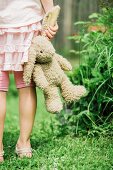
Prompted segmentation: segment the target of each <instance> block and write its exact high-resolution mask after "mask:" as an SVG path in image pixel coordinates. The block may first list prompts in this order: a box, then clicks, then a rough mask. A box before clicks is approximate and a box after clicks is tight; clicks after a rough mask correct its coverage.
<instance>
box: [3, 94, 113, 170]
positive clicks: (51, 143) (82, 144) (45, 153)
mask: <svg viewBox="0 0 113 170" xmlns="http://www.w3.org/2000/svg"><path fill="white" fill-rule="evenodd" d="M37 94H38V109H37V115H36V119H35V125H34V129H33V133H32V137H31V142H32V147H33V149H34V154H33V157H32V159H26V158H24V159H19V158H17V157H16V156H15V153H14V149H15V144H16V141H17V138H18V134H19V127H18V98H17V97H12V96H9V97H8V100H7V117H6V122H5V133H4V146H5V147H4V149H5V163H3V164H1V165H0V170H18V169H20V170H31V169H32V170H112V169H113V141H112V138H111V137H99V138H88V137H87V136H86V137H75V138H74V137H70V136H66V137H57V136H55V134H53V133H52V132H51V129H50V127H49V125H50V123H51V120H52V119H54V117H55V116H54V115H51V114H49V113H47V112H46V110H45V106H44V99H43V96H42V93H41V92H40V91H38V92H37ZM53 126H54V125H53Z"/></svg>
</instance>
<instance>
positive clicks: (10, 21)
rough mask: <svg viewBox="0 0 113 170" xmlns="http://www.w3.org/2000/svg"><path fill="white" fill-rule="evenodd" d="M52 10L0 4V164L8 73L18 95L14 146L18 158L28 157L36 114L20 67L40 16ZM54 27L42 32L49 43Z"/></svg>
mask: <svg viewBox="0 0 113 170" xmlns="http://www.w3.org/2000/svg"><path fill="white" fill-rule="evenodd" d="M52 7H53V0H0V162H3V161H4V158H3V155H4V151H3V142H2V139H3V130H4V121H5V115H6V93H7V91H8V86H9V73H10V72H12V73H14V78H15V83H16V87H17V89H18V91H19V113H20V135H19V138H18V141H17V144H16V153H17V154H18V156H19V157H23V156H26V157H32V149H31V145H30V134H31V132H32V127H33V123H34V117H35V113H36V103H37V98H36V89H35V84H34V82H33V81H32V82H31V84H30V85H29V86H26V85H25V83H24V81H23V64H24V62H27V61H28V57H29V56H28V49H29V47H30V45H31V40H32V38H33V37H34V36H36V35H38V34H39V33H40V31H41V22H40V21H41V20H42V19H43V16H44V14H45V13H46V12H47V11H49V10H51V8H52ZM57 30H58V25H57V24H56V25H55V26H54V27H50V28H48V30H45V32H46V35H47V37H48V38H49V39H52V38H53V37H54V35H55V34H56V32H57Z"/></svg>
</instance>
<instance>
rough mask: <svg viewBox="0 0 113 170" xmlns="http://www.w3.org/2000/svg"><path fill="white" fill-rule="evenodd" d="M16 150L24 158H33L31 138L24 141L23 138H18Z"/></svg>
mask: <svg viewBox="0 0 113 170" xmlns="http://www.w3.org/2000/svg"><path fill="white" fill-rule="evenodd" d="M15 152H16V154H17V155H18V156H19V157H20V158H23V157H27V158H31V157H32V148H31V144H30V139H29V140H28V141H26V142H22V141H21V140H18V142H17V144H16V149H15Z"/></svg>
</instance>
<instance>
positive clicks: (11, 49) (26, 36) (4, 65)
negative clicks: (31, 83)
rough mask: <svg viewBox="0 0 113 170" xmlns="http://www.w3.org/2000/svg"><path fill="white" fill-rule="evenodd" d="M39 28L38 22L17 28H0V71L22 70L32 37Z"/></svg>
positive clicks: (37, 32) (26, 59) (38, 31)
mask: <svg viewBox="0 0 113 170" xmlns="http://www.w3.org/2000/svg"><path fill="white" fill-rule="evenodd" d="M40 30H41V23H40V22H37V23H34V24H31V25H27V26H23V27H18V28H7V29H6V28H0V71H10V72H12V71H23V64H24V62H27V61H28V57H29V56H28V50H29V47H30V45H31V41H32V38H33V37H34V36H35V35H38V34H39V33H40Z"/></svg>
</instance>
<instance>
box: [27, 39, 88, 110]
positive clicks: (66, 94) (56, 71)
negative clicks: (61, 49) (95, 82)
mask: <svg viewBox="0 0 113 170" xmlns="http://www.w3.org/2000/svg"><path fill="white" fill-rule="evenodd" d="M71 69H72V66H71V64H70V63H69V62H68V61H67V60H66V59H65V58H63V57H62V56H60V55H59V54H57V53H56V52H55V49H54V47H53V45H52V44H51V42H50V41H48V39H47V38H46V37H44V36H37V37H35V38H34V39H33V41H32V45H31V47H30V50H29V61H28V63H26V64H25V65H24V81H25V83H26V84H29V83H30V81H31V78H32V75H33V80H34V82H35V83H36V86H37V87H39V88H41V89H42V90H43V92H44V96H45V102H46V107H47V110H48V111H49V112H51V113H56V112H60V111H61V110H62V108H63V104H62V101H61V97H60V95H59V91H58V87H59V88H60V91H61V95H62V97H63V99H64V100H65V101H66V102H72V101H77V100H79V99H80V98H81V97H82V96H84V95H85V93H86V89H85V88H84V86H80V85H78V86H77V85H76V86H74V85H73V84H72V83H71V82H70V81H69V79H68V77H67V76H66V74H65V73H64V71H63V70H65V71H69V70H71Z"/></svg>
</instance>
